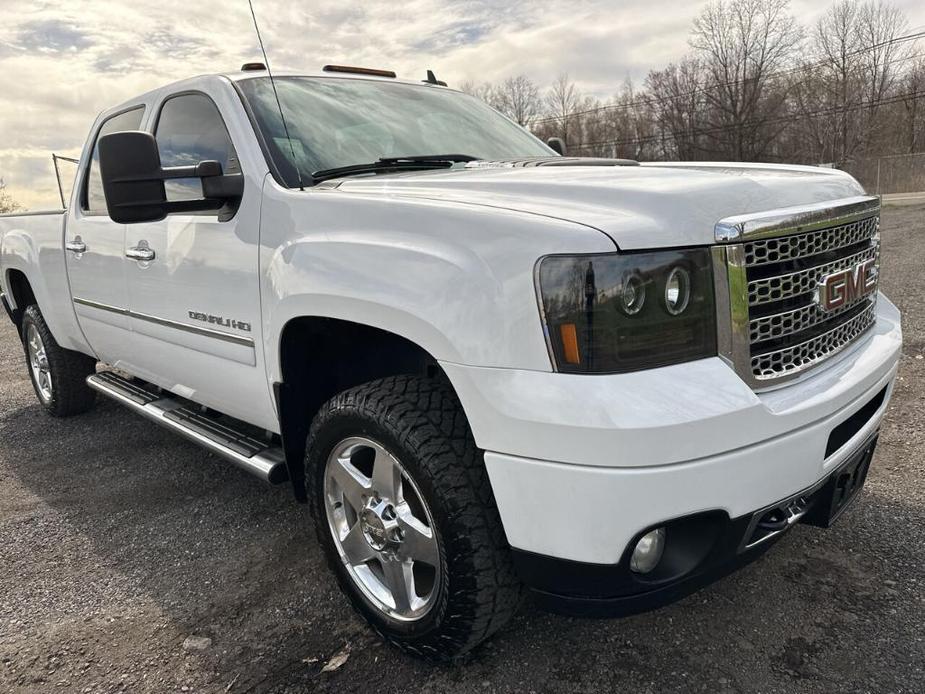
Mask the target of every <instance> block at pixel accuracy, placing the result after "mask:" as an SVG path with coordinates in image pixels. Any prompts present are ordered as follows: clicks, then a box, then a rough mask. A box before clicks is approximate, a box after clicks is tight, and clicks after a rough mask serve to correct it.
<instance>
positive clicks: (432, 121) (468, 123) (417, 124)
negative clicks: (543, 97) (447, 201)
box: [238, 77, 555, 187]
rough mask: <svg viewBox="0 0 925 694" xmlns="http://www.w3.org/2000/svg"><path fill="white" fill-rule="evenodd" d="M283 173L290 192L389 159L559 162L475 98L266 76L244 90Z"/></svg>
mask: <svg viewBox="0 0 925 694" xmlns="http://www.w3.org/2000/svg"><path fill="white" fill-rule="evenodd" d="M238 85H239V86H240V88H241V91H242V92H243V93H244V98H245V99H246V100H247V102H248V103H249V105H250V107H251V110H252V112H253V114H254V118H255V120H256V122H257V127H258V128H259V129H260V130H261V132H262V134H263V137H264V140H265V141H266V143H267V147H268V149H269V150H270V156H271V157H272V159H273V163H274V164H275V165H276V169H277V170H278V171H279V172H280V174H281V175H282V177H283V178H284V179H285V181H284V182H285V183H286V184H287V185H288V186H290V187H295V186H297V185H298V176H297V175H296V171H295V168H294V165H295V166H298V168H299V170H300V171H301V174H302V179H303V180H304V181H310V180H311V174H312V172H313V171H322V170H326V169H334V168H337V167H341V166H350V165H354V164H366V163H369V162H375V161H377V160H378V159H380V158H384V157H414V156H422V155H434V154H450V153H452V154H464V155H470V156H472V157H475V158H477V159H510V158H520V157H543V156H552V155H554V154H555V153H554V152H553V151H552V150H550V149H549V148H548V147H546V146H545V145H544V144H543V143H542V142H540V141H539V140H538V139H536V138H535V137H534V136H533V135H531V134H530V133H528V132H527V131H526V130H524V129H523V128H521V127H520V126H518V125H516V124H514V123H512V122H511V121H509V120H508V119H506V118H504V117H503V116H501V115H500V114H498V113H497V112H495V111H494V110H492V109H491V108H489V107H488V106H487V105H486V104H484V103H483V102H481V101H479V100H478V99H476V98H475V97H472V96H468V95H467V94H462V93H460V92H455V91H452V90H449V89H442V88H436V87H428V86H424V85H421V86H416V85H411V84H402V83H399V82H377V81H373V80H360V79H343V78H336V77H320V78H319V77H280V78H277V79H276V89H277V91H278V92H279V100H280V103H281V104H282V107H283V111H284V112H285V114H286V125H287V126H288V129H289V135H290V136H291V138H292V147H291V148H290V144H289V142H288V141H287V139H286V133H285V130H284V128H283V124H282V120H281V119H280V115H279V109H278V108H277V106H276V100H275V98H274V96H273V88H272V86H271V85H270V80H269V79H268V78H266V77H259V78H255V79H248V80H242V81H240V82H239V83H238ZM293 156H294V161H293Z"/></svg>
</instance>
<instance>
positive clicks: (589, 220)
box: [336, 162, 864, 250]
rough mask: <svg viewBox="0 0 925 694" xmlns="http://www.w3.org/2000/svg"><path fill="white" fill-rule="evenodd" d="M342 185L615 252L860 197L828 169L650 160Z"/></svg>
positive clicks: (696, 238)
mask: <svg viewBox="0 0 925 694" xmlns="http://www.w3.org/2000/svg"><path fill="white" fill-rule="evenodd" d="M479 164H480V165H479V166H475V167H469V168H460V169H451V170H442V171H428V172H424V173H414V174H398V175H391V176H377V177H367V178H345V179H341V180H340V181H338V182H337V184H336V185H337V188H338V189H339V190H340V191H343V192H346V193H357V194H363V195H376V194H381V195H388V196H403V197H404V196H409V197H419V198H426V199H432V200H445V201H453V202H456V203H464V204H472V205H484V206H486V207H495V208H501V209H507V210H516V211H519V212H526V213H530V214H537V215H542V216H545V217H554V218H557V219H563V220H568V221H571V222H575V223H577V224H583V225H585V226H589V227H593V228H595V229H598V230H600V231H602V232H604V233H605V234H607V235H608V236H610V238H611V239H613V241H614V242H615V243H616V244H617V246H618V247H619V248H623V249H627V250H629V249H644V248H663V247H668V246H699V245H708V244H712V243H714V242H715V241H714V232H713V227H714V225H715V224H716V223H717V222H718V221H719V220H721V219H724V218H726V217H729V216H732V215H740V214H748V213H755V212H767V211H771V210H777V209H781V208H785V207H794V206H797V205H807V204H810V203H818V202H828V201H832V200H838V199H840V198H848V197H853V196H857V195H862V194H863V193H864V191H863V189H862V188H861V186H860V184H858V182H857V181H855V180H854V179H853V178H852V177H851V176H849V175H848V174H846V173H844V172H842V171H838V170H835V169H822V168H815V167H808V166H784V165H775V164H717V163H701V162H696V163H674V162H671V163H653V164H643V165H641V166H532V167H523V166H520V167H518V166H513V165H511V164H510V163H506V162H498V163H497V164H496V165H491V164H489V165H485V164H484V163H482V162H480V163H479Z"/></svg>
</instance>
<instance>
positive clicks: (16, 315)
mask: <svg viewBox="0 0 925 694" xmlns="http://www.w3.org/2000/svg"><path fill="white" fill-rule="evenodd" d="M0 303H2V304H3V308H4V310H5V311H6V315H7V316H8V317H9V319H10V321H11V322H12V323H13V325H15V326H16V327H17V328H18V327H19V324H20V323H21V322H22V320H21V319H22V315H21V311H19V309H14V308H13V307H12V306H10V302H9V301H7V299H6V294H0Z"/></svg>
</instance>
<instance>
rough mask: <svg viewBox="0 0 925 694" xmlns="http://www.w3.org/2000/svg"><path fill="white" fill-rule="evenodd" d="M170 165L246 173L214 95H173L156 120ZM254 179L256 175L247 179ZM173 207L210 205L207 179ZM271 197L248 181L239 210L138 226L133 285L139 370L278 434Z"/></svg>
mask: <svg viewBox="0 0 925 694" xmlns="http://www.w3.org/2000/svg"><path fill="white" fill-rule="evenodd" d="M153 131H154V133H153V134H154V136H155V138H156V140H157V144H158V150H159V153H160V157H161V165H162V166H164V167H171V166H188V165H190V164H196V163H198V162H200V161H206V160H216V161H218V162H220V163H221V164H222V169H223V172H224V173H226V174H233V173H241V167H240V164H239V162H238V157H237V154H236V151H235V147H234V143H233V142H232V140H231V137H230V136H229V134H228V131H227V129H226V127H225V124H224V121H223V119H222V116H221V114H220V112H219V110H218V108H217V106H216V105H215V102H214V101H213V99H212V98H211V97H210V96H209V94H207V93H205V92H201V91H197V92H185V93H180V94H175V95H170V96H167V97H166V98H165V99H164V100H163V101H162V102H161V104H160V107H159V111H158V113H157V117H156V118H155V119H154V127H153ZM245 173H246V172H245ZM166 190H167V196H168V200H170V201H178V200H191V199H197V198H202V188H201V183H200V182H199V180H198V179H178V180H172V181H167V182H166ZM260 197H261V191H260V187H259V185H256V184H255V183H254V181H253V180H247V179H246V183H245V190H244V195H243V198H242V199H241V202H240V205H239V207H238V208H237V210H233V211H228V210H224V211H223V212H225V213H227V214H226V215H224V216H223V215H221V214H217V213H216V212H215V211H207V212H199V213H185V214H171V215H168V216H167V218H166V219H164V220H162V221H159V222H149V223H140V224H129V225H128V227H127V231H126V253H127V255H130V256H131V258H130V259H129V260H128V261H127V264H126V279H127V285H128V293H129V304H130V307H131V326H132V331H133V337H134V341H135V342H134V344H135V352H134V354H133V355H132V357H131V359H132V371H133V372H134V373H136V374H137V375H139V376H141V377H142V378H144V379H145V380H148V381H151V382H152V383H156V384H157V385H160V386H162V387H164V388H167V389H168V390H170V391H172V392H174V393H176V394H177V395H180V396H182V397H185V398H188V399H191V400H193V401H195V402H198V403H200V404H203V405H207V406H209V407H211V408H213V409H216V410H218V411H220V412H223V413H225V414H229V415H231V416H233V417H236V418H238V419H242V420H244V421H247V422H250V423H252V424H255V425H258V426H263V427H265V428H272V427H273V426H274V424H275V421H274V420H273V419H272V413H273V406H272V400H271V398H270V391H269V386H268V384H267V380H266V373H265V371H264V365H263V353H262V349H261V341H260V339H259V331H260V289H259V282H258V278H259V267H258V261H259V246H258V241H259V214H260Z"/></svg>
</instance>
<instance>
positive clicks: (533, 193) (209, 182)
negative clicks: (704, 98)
mask: <svg viewBox="0 0 925 694" xmlns="http://www.w3.org/2000/svg"><path fill="white" fill-rule="evenodd" d="M246 68H247V69H244V70H242V71H240V72H236V73H233V74H224V75H211V76H203V77H197V78H194V79H189V80H186V81H183V82H179V83H176V84H172V85H169V86H166V87H163V88H160V89H157V90H155V91H152V92H150V93H147V94H143V95H141V96H139V97H137V98H134V99H131V100H130V101H128V102H126V103H124V104H122V105H120V106H117V107H115V108H113V109H110V110H108V111H106V112H104V113H103V114H102V115H100V116H99V117H98V118H97V120H96V122H95V124H94V125H93V129H92V130H91V132H90V135H89V137H88V139H87V142H86V144H85V146H84V148H83V153H82V155H81V158H80V164H79V167H78V173H77V178H76V183H75V185H74V188H73V194H72V196H71V200H70V203H69V205H68V207H67V209H66V210H60V211H56V212H48V213H36V214H21V215H12V216H6V217H4V218H2V219H0V234H2V237H0V238H2V240H0V243H2V254H0V269H2V272H0V277H2V284H3V292H4V294H3V304H4V306H5V307H6V310H7V312H8V313H9V315H10V317H11V318H12V320H13V322H14V323H15V324H16V326H17V328H18V331H19V334H20V335H21V336H22V341H23V344H24V349H25V355H26V361H27V366H28V370H29V375H30V377H31V379H32V383H33V385H34V386H35V391H36V395H37V396H38V399H39V401H40V402H41V404H42V405H43V406H44V407H45V409H47V410H48V412H49V413H51V414H52V415H54V416H58V417H65V416H70V415H77V414H80V413H82V412H85V411H86V410H88V409H89V408H90V407H92V406H93V403H94V398H95V397H96V396H97V394H102V395H103V396H106V397H109V398H112V399H114V400H116V401H118V402H119V403H121V404H123V405H125V406H126V407H128V408H129V409H131V410H133V411H135V412H137V413H138V414H140V415H142V416H143V417H146V418H148V419H149V420H150V421H151V422H153V423H155V424H158V425H161V426H164V427H166V428H168V429H171V430H173V431H175V432H177V433H179V434H181V435H183V436H186V437H187V438H189V439H191V440H192V441H194V442H196V443H197V444H199V445H201V446H202V447H203V448H204V449H206V450H207V451H210V452H211V453H213V454H216V455H217V456H220V457H222V458H224V459H227V460H228V461H230V462H231V463H233V464H235V465H238V466H240V467H241V468H243V469H244V470H246V471H248V472H251V473H253V474H254V475H256V476H257V477H259V478H261V479H263V480H265V481H266V482H268V483H273V484H283V483H288V484H290V485H291V487H292V491H293V492H294V496H295V498H296V499H297V500H298V501H301V502H307V503H308V504H309V508H310V511H311V515H312V518H313V522H314V526H315V530H316V532H317V536H318V540H319V541H320V543H321V545H322V546H323V548H324V551H325V553H326V555H327V558H328V560H329V562H330V565H331V568H332V570H333V571H334V573H335V574H336V576H337V579H338V580H339V583H340V585H341V586H342V588H343V590H344V592H345V593H346V594H347V596H348V597H349V599H350V601H351V602H352V603H353V605H354V606H355V607H356V609H357V610H358V611H359V612H360V613H361V614H362V615H363V616H364V617H365V618H366V619H367V620H368V621H369V622H370V623H371V624H372V625H373V627H374V628H375V629H377V630H378V631H379V632H380V633H381V634H382V635H383V636H384V637H385V638H387V639H388V640H390V641H392V642H393V643H395V644H397V645H399V646H400V647H402V648H404V649H405V650H407V651H409V652H411V653H414V654H417V655H420V656H422V657H425V658H430V659H435V660H439V659H449V658H454V657H456V656H458V655H460V654H463V653H465V652H467V651H469V650H470V649H472V648H473V647H474V646H475V645H476V644H478V643H479V642H480V641H482V640H484V639H485V638H487V637H488V636H490V635H491V634H492V633H494V632H495V631H496V630H498V629H499V628H500V627H501V626H502V625H503V624H504V623H505V621H506V620H508V618H509V617H510V616H511V615H512V613H513V612H514V611H515V610H516V609H517V607H518V604H519V602H520V599H521V597H522V596H523V595H525V594H526V592H527V590H531V591H532V592H533V593H534V594H535V595H536V596H537V598H538V600H539V602H540V603H541V604H543V605H546V606H548V607H550V608H553V609H557V610H562V611H567V612H570V613H573V614H586V615H621V614H628V613H632V612H636V611H639V610H644V609H649V608H653V607H656V606H658V605H662V604H665V603H667V602H669V601H672V600H675V599H678V598H679V597H681V596H683V595H686V594H688V593H690V592H691V591H693V590H695V589H697V588H699V587H701V586H703V585H705V584H707V583H709V582H710V581H713V580H715V579H717V578H718V577H720V576H722V575H725V574H727V573H729V572H730V571H732V570H734V569H735V568H737V567H739V566H742V565H743V564H745V563H747V562H749V561H751V560H753V559H755V558H756V557H758V556H759V555H760V554H761V553H762V552H764V551H765V550H767V549H768V547H770V546H771V545H772V544H774V542H775V541H776V540H778V539H779V538H780V537H781V536H782V535H783V534H784V533H785V532H786V531H787V530H788V529H790V528H791V527H793V526H794V525H795V524H797V523H808V524H811V525H815V526H823V527H825V526H828V525H829V524H831V523H832V522H833V521H834V520H835V519H836V518H838V517H839V516H840V515H841V513H842V511H844V509H845V508H846V505H847V504H848V503H849V502H850V501H852V500H853V499H854V498H855V497H856V496H857V494H858V490H859V489H860V488H861V486H862V485H863V483H864V480H865V477H866V474H867V471H868V467H869V465H870V462H871V458H872V455H873V451H874V446H875V444H876V441H877V434H878V431H879V427H880V422H881V418H882V417H883V414H884V412H885V410H886V409H887V405H888V402H889V399H890V395H891V389H892V387H893V381H894V377H895V374H896V368H897V362H898V359H899V354H900V348H901V339H902V336H901V328H900V316H899V313H898V312H897V310H896V308H895V306H894V305H893V304H892V303H890V301H889V300H888V299H887V298H886V297H884V296H883V295H882V294H880V293H879V292H878V271H879V252H880V244H879V210H880V207H879V201H878V199H877V198H875V197H870V196H867V195H865V192H864V190H863V189H862V188H861V186H860V185H859V184H858V183H857V182H856V181H855V180H854V179H853V178H852V177H851V176H849V175H847V174H845V173H843V172H840V171H837V170H832V169H823V168H812V167H803V166H783V165H764V164H731V163H703V162H696V163H676V162H673V163H649V164H638V163H636V162H631V161H625V160H609V159H580V158H572V157H568V156H561V153H560V152H559V151H558V150H559V146H560V143H557V142H551V143H550V145H547V144H545V143H543V142H541V141H540V140H538V139H536V138H535V137H534V136H533V135H531V134H530V133H528V132H527V131H526V130H524V129H523V128H520V127H519V126H517V125H516V124H514V123H513V122H511V121H509V120H508V119H506V118H505V117H504V116H502V115H500V114H499V113H497V112H495V111H493V110H492V109H490V108H489V107H488V106H486V105H485V104H483V103H481V102H480V101H478V100H477V99H475V98H473V97H471V96H468V95H466V94H463V93H460V92H458V91H455V90H453V89H450V88H448V87H446V86H444V85H443V84H442V83H440V82H438V81H437V80H435V79H434V78H433V75H432V74H429V75H428V79H427V80H424V81H410V80H399V79H397V78H396V77H395V75H394V74H393V73H389V72H385V71H377V70H366V69H360V68H344V67H338V66H327V67H326V68H325V69H324V70H322V71H319V72H318V73H317V74H313V75H292V74H287V75H278V76H277V75H274V76H273V78H271V77H269V76H268V74H267V72H266V71H265V70H264V69H262V66H260V65H259V64H258V65H249V66H246ZM100 365H106V366H105V367H101V366H100ZM126 454H127V455H130V451H128V450H127V451H126ZM295 530H297V531H301V529H295ZM279 579H280V587H281V589H283V590H302V589H304V587H303V586H302V585H301V581H300V579H299V577H298V576H280V577H279Z"/></svg>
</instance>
